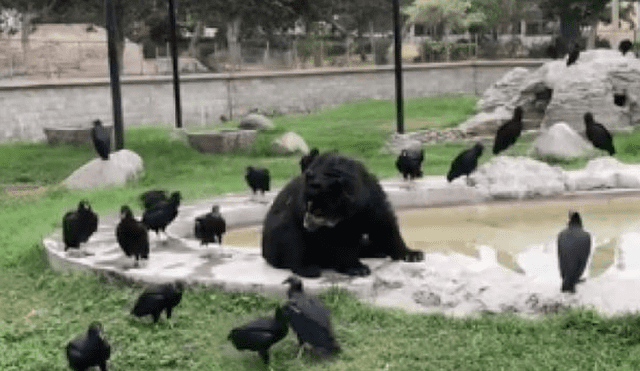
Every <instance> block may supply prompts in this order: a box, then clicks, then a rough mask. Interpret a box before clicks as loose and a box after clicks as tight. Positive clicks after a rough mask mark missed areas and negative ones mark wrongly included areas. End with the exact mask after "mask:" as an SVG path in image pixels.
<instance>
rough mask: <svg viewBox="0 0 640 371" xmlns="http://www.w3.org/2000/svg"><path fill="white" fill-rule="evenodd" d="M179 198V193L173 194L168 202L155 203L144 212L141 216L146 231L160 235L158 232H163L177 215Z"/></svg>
mask: <svg viewBox="0 0 640 371" xmlns="http://www.w3.org/2000/svg"><path fill="white" fill-rule="evenodd" d="M180 198H181V195H180V192H173V193H171V196H170V197H169V199H168V200H161V201H158V202H156V203H155V204H154V205H153V206H151V207H150V208H148V209H146V210H145V211H144V213H143V214H142V223H144V225H145V226H147V229H150V230H153V231H155V232H156V235H160V231H162V232H164V231H165V229H166V228H167V226H168V225H169V224H170V223H171V222H172V221H173V219H175V218H176V216H177V215H178V207H179V206H180ZM165 234H166V233H165Z"/></svg>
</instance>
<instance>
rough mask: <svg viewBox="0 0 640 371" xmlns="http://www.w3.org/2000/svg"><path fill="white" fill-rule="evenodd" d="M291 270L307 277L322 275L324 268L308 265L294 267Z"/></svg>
mask: <svg viewBox="0 0 640 371" xmlns="http://www.w3.org/2000/svg"><path fill="white" fill-rule="evenodd" d="M291 271H292V272H293V273H295V274H297V275H298V276H301V277H306V278H317V277H320V273H322V270H321V269H320V266H318V265H307V266H306V267H299V268H296V269H292V270H291Z"/></svg>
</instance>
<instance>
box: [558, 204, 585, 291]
mask: <svg viewBox="0 0 640 371" xmlns="http://www.w3.org/2000/svg"><path fill="white" fill-rule="evenodd" d="M590 253H591V235H590V234H589V232H586V231H585V230H584V229H582V220H581V219H580V214H578V213H577V212H569V223H568V225H567V228H565V229H564V230H563V231H562V232H560V233H559V234H558V264H559V266H560V277H561V278H562V292H571V293H574V292H576V284H577V283H578V282H579V280H580V277H581V276H582V274H583V273H584V270H585V268H586V267H587V260H589V254H590Z"/></svg>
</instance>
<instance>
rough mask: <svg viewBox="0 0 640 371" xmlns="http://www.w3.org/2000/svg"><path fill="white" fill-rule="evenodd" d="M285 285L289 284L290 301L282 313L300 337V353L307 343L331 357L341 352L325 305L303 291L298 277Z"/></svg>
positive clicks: (288, 279)
mask: <svg viewBox="0 0 640 371" xmlns="http://www.w3.org/2000/svg"><path fill="white" fill-rule="evenodd" d="M285 283H288V284H289V290H288V291H287V296H288V297H289V300H288V301H287V303H286V304H285V305H284V307H283V308H282V311H283V313H284V316H285V318H286V319H287V321H288V322H289V324H290V325H291V328H292V329H293V331H294V332H295V333H296V335H297V336H298V343H299V344H300V346H301V348H300V351H302V349H303V348H302V345H304V344H305V343H306V344H310V345H311V346H313V347H314V348H315V349H317V350H319V351H321V352H322V353H323V354H328V355H331V354H335V353H337V352H339V351H340V345H339V344H338V342H337V340H336V337H335V335H334V334H333V329H332V327H331V319H330V318H329V311H328V310H327V308H326V307H325V306H324V304H323V303H322V302H321V301H320V299H318V298H317V297H315V296H311V295H307V294H305V293H304V291H302V281H300V279H299V278H298V277H295V276H291V277H289V278H287V279H286V280H285V281H284V282H283V284H285ZM300 354H301V353H299V355H300Z"/></svg>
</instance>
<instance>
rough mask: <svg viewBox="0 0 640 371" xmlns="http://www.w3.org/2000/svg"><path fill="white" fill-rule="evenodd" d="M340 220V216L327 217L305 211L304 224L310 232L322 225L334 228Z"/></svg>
mask: <svg viewBox="0 0 640 371" xmlns="http://www.w3.org/2000/svg"><path fill="white" fill-rule="evenodd" d="M338 222H340V219H339V218H325V217H323V216H317V215H313V214H311V213H310V212H308V211H307V212H306V213H304V219H303V221H302V226H303V227H304V229H306V230H308V231H309V232H313V231H315V230H316V229H318V228H320V227H328V228H333V227H335V226H336V224H338Z"/></svg>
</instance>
